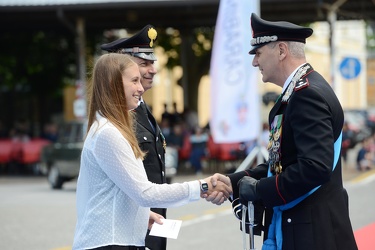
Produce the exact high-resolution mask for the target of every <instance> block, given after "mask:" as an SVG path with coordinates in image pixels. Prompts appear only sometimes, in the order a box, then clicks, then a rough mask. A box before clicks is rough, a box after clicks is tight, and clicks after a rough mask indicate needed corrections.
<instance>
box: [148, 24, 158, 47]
mask: <svg viewBox="0 0 375 250" xmlns="http://www.w3.org/2000/svg"><path fill="white" fill-rule="evenodd" d="M147 35H148V38H150V40H151V41H150V47H151V48H152V47H153V46H154V41H155V40H156V37H157V36H158V33H157V32H156V30H155V29H154V28H150V29H149V30H148V32H147Z"/></svg>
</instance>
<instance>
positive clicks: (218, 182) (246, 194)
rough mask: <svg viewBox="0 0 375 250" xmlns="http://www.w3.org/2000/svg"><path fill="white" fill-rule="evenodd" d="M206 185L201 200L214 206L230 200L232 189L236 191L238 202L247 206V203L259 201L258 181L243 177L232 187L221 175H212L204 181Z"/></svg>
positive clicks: (229, 180) (227, 178)
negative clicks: (206, 189)
mask: <svg viewBox="0 0 375 250" xmlns="http://www.w3.org/2000/svg"><path fill="white" fill-rule="evenodd" d="M204 180H205V181H206V182H207V184H208V191H207V192H205V193H202V194H201V198H203V199H206V201H209V202H212V203H213V204H216V205H221V204H223V203H224V202H225V201H226V200H227V199H229V198H232V199H233V197H232V195H233V189H234V188H235V189H238V193H239V197H238V198H239V201H240V202H241V203H242V204H247V202H248V201H258V200H260V195H259V193H258V192H257V184H258V182H259V181H258V180H256V179H254V178H252V177H249V176H245V177H243V178H242V179H241V180H240V181H239V182H238V183H237V187H232V182H231V179H230V178H229V177H228V176H225V175H223V174H218V173H216V174H214V175H212V176H210V177H207V178H205V179H204Z"/></svg>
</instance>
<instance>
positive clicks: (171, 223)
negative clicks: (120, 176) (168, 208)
mask: <svg viewBox="0 0 375 250" xmlns="http://www.w3.org/2000/svg"><path fill="white" fill-rule="evenodd" d="M162 221H163V225H160V224H157V223H154V224H153V225H152V228H151V231H150V235H153V236H159V237H165V238H172V239H177V236H178V233H179V232H180V228H181V224H182V221H181V220H169V219H162Z"/></svg>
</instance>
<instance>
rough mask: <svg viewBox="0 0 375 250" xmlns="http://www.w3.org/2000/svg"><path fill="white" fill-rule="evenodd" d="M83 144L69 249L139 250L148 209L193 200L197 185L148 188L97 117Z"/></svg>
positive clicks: (137, 165) (138, 166) (127, 151)
mask: <svg viewBox="0 0 375 250" xmlns="http://www.w3.org/2000/svg"><path fill="white" fill-rule="evenodd" d="M97 120H98V122H95V123H94V124H93V125H92V126H91V128H90V131H89V133H88V136H87V138H86V140H85V143H84V147H83V150H82V155H81V166H80V172H79V177H78V182H77V197H76V199H77V224H76V230H75V235H74V242H73V249H74V250H76V249H89V248H95V247H100V246H105V245H134V246H144V245H145V241H144V240H145V236H146V232H147V226H148V219H149V214H150V209H149V208H150V207H160V208H166V207H174V206H181V205H184V204H186V203H188V202H191V201H196V200H199V198H200V185H199V181H190V182H185V183H174V184H170V185H168V184H154V183H151V182H149V181H148V180H147V175H146V172H145V169H144V167H143V163H142V160H140V159H136V158H135V155H134V153H133V151H132V149H131V147H130V144H129V143H128V141H127V140H126V139H125V138H124V137H123V136H122V135H121V133H120V131H119V130H118V129H117V128H116V127H115V126H114V125H113V124H111V123H110V122H108V120H107V119H106V118H104V117H101V116H100V115H98V114H97Z"/></svg>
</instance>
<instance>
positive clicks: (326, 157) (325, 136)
mask: <svg viewBox="0 0 375 250" xmlns="http://www.w3.org/2000/svg"><path fill="white" fill-rule="evenodd" d="M285 131H287V132H286V133H288V134H287V135H286V134H285V133H284V132H285ZM282 140H283V141H282V147H284V148H283V151H284V152H285V151H287V150H288V146H289V145H290V146H291V147H292V146H293V148H295V149H296V157H295V160H293V161H292V162H290V164H288V165H287V166H283V172H282V173H281V174H279V175H277V176H273V177H269V178H264V179H261V180H260V182H259V184H258V192H259V193H260V195H261V197H262V200H263V201H264V204H265V205H266V206H267V207H274V206H278V205H283V204H286V203H289V202H291V201H293V200H295V199H296V198H298V197H300V196H302V195H304V194H306V193H308V192H309V191H311V190H312V189H314V188H315V187H317V186H319V185H322V184H324V183H326V182H327V181H328V180H329V179H330V176H331V174H332V167H333V166H332V165H333V159H334V147H333V145H334V135H333V125H332V112H331V111H330V107H329V106H328V104H327V102H326V101H325V100H324V99H323V98H322V96H321V95H320V94H319V93H318V91H317V90H316V89H312V88H311V87H309V88H306V89H303V90H300V91H298V93H297V92H296V93H294V95H293V97H292V98H291V99H290V101H289V103H288V107H287V109H286V111H285V113H284V122H283V135H282ZM284 155H285V154H284ZM284 155H283V156H282V157H284Z"/></svg>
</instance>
